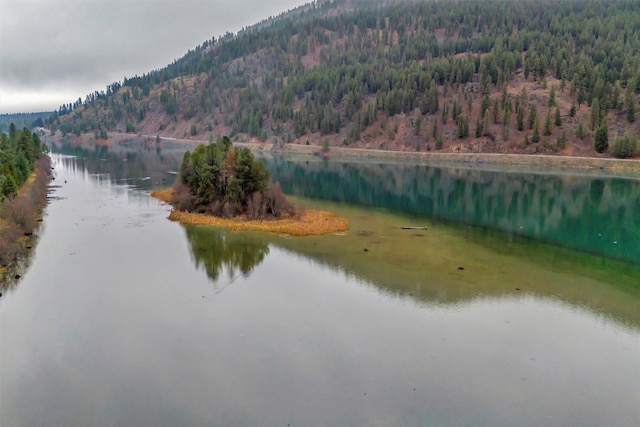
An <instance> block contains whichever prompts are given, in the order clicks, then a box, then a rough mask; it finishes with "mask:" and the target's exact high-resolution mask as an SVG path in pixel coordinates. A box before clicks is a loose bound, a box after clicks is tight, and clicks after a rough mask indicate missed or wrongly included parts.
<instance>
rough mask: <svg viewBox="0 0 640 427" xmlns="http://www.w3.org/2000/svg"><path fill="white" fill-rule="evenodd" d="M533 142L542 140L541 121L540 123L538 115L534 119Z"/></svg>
mask: <svg viewBox="0 0 640 427" xmlns="http://www.w3.org/2000/svg"><path fill="white" fill-rule="evenodd" d="M531 142H533V143H536V142H540V123H538V115H537V114H536V116H535V117H534V119H533V135H531Z"/></svg>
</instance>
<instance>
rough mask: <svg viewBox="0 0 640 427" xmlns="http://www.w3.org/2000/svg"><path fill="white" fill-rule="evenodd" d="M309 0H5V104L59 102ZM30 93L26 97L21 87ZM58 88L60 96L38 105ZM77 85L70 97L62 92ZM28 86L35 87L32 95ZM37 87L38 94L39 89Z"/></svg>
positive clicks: (0, 85)
mask: <svg viewBox="0 0 640 427" xmlns="http://www.w3.org/2000/svg"><path fill="white" fill-rule="evenodd" d="M305 2H306V0H269V1H263V0H82V1H81V0H3V2H2V3H3V7H2V9H3V13H2V14H0V112H11V111H18V110H15V109H16V108H22V110H20V111H27V110H33V109H53V108H57V106H58V105H60V104H62V103H66V102H71V101H73V99H77V97H83V98H84V95H86V94H87V93H88V92H91V91H93V90H103V89H104V88H105V86H106V85H107V84H109V83H112V82H114V81H121V80H122V78H123V77H125V76H132V75H134V74H143V73H146V72H148V71H151V70H153V69H156V68H161V67H164V66H165V65H167V64H168V63H170V62H172V61H173V60H174V59H177V58H179V57H181V56H182V55H183V54H185V53H186V52H187V50H188V49H192V48H194V47H195V46H197V45H198V44H201V43H202V42H204V41H205V40H209V39H211V38H212V37H217V36H219V35H222V34H224V33H225V32H226V31H232V32H236V31H238V30H240V29H241V28H242V27H244V26H248V25H251V24H254V23H256V22H258V21H260V20H261V19H264V18H267V17H269V16H273V15H277V14H279V13H280V12H283V11H285V10H287V9H291V8H293V7H295V6H298V5H300V4H303V3H305ZM23 92H24V93H25V96H24V98H23V99H24V100H26V99H29V101H28V102H26V101H23V102H21V101H20V99H21V97H20V93H23ZM56 92H58V93H60V96H61V98H60V101H59V102H58V103H57V104H55V105H52V104H51V102H52V101H51V100H48V101H46V102H43V103H42V105H36V104H37V102H35V101H34V100H33V98H34V96H35V98H36V99H37V98H38V96H37V94H38V93H41V94H42V100H43V101H44V100H45V99H50V98H51V97H52V96H54V94H55V93H56ZM69 93H77V95H76V96H75V97H74V98H72V99H66V98H62V96H68V94H69ZM27 94H31V96H28V95H27ZM34 94H35V95H34Z"/></svg>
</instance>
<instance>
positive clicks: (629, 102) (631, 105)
mask: <svg viewBox="0 0 640 427" xmlns="http://www.w3.org/2000/svg"><path fill="white" fill-rule="evenodd" d="M635 87H636V83H635V80H634V79H630V80H629V81H627V88H626V91H625V95H624V104H625V108H626V109H627V114H626V117H627V121H628V122H629V123H633V122H634V121H635V120H636V98H635V93H634V92H635V91H634V88H635Z"/></svg>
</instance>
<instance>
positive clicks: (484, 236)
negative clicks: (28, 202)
mask: <svg viewBox="0 0 640 427" xmlns="http://www.w3.org/2000/svg"><path fill="white" fill-rule="evenodd" d="M159 151H160V152H158V151H156V150H153V149H152V150H147V149H145V150H141V151H136V149H135V147H133V148H132V147H131V146H127V147H123V148H122V147H121V148H120V149H118V148H112V149H109V150H106V151H104V150H93V151H91V150H89V151H87V150H85V151H76V152H75V153H74V154H75V155H76V156H78V157H65V156H60V155H56V156H55V157H54V164H55V173H56V183H58V184H59V185H60V188H58V189H56V191H55V193H54V196H55V198H54V199H53V200H52V201H51V203H50V205H49V207H48V208H47V212H46V217H45V221H44V224H43V226H42V228H41V229H40V231H39V234H40V235H39V241H38V245H37V247H36V248H35V252H34V256H33V259H32V260H31V265H30V267H29V268H28V270H27V271H26V272H25V274H24V276H23V277H22V279H21V280H19V281H18V282H16V283H13V284H11V286H6V285H4V287H3V296H2V298H0V327H1V331H0V332H1V334H0V341H1V343H0V344H1V345H0V360H1V361H2V363H1V364H0V390H1V391H2V393H0V425H2V426H4V425H7V426H38V425H47V426H49V425H60V426H63V425H64V426H76V425H77V426H85V425H104V426H120V425H153V426H175V425H188V426H205V425H206V426H216V425H220V426H223V425H234V426H255V425H265V426H284V425H292V426H294V425H317V426H334V425H352V426H360V425H362V426H371V425H374V426H375V425H379V426H412V425H415V426H422V425H457V426H512V425H521V426H538V425H583V426H599V425H615V426H628V425H638V424H640V411H638V405H637V402H638V401H640V387H639V384H640V289H639V284H638V283H639V280H638V278H639V277H640V270H639V265H638V264H637V263H634V262H632V261H629V260H628V259H627V260H626V261H625V260H624V259H625V257H620V256H619V255H618V253H613V254H610V255H606V254H605V255H599V254H597V251H591V250H584V249H581V250H576V249H572V246H571V245H569V244H562V245H560V244H550V243H549V240H546V239H539V240H536V239H534V238H532V237H531V236H527V235H526V234H524V233H522V234H517V233H514V232H505V231H502V229H500V228H499V227H496V228H493V227H489V226H487V225H477V224H475V223H473V222H467V221H461V222H455V221H454V220H453V219H452V218H444V216H439V215H432V214H428V213H424V212H416V211H414V210H412V209H403V208H402V207H401V206H398V205H393V204H392V205H380V203H379V202H378V201H377V200H379V199H378V198H377V196H376V194H377V193H376V192H374V191H373V190H372V191H371V192H370V193H368V194H369V195H368V196H366V197H365V196H363V198H362V199H358V200H357V203H347V202H346V201H345V200H344V199H338V200H337V201H336V200H334V201H327V200H319V199H317V198H310V197H300V196H298V197H296V201H297V202H298V203H301V204H305V205H306V206H308V207H314V208H324V209H330V210H333V211H336V212H337V213H338V214H339V215H341V216H344V217H347V218H348V219H349V221H350V230H349V231H348V232H346V233H342V234H337V235H329V236H321V237H306V238H291V237H287V236H281V235H277V234H267V233H238V232H230V231H227V230H223V229H216V228H205V227H194V226H189V227H184V226H182V225H179V224H176V223H172V222H170V221H168V220H167V219H166V217H167V215H168V212H169V208H168V207H167V206H166V205H163V204H162V203H159V202H158V201H156V200H155V199H152V198H151V197H150V196H149V190H150V189H151V188H153V187H155V186H162V185H163V182H162V180H163V179H164V180H165V182H166V181H167V180H169V179H171V177H172V176H173V175H172V174H171V173H170V172H172V171H175V169H174V168H175V167H176V162H178V161H179V160H178V159H179V158H180V155H179V154H180V153H179V151H177V152H175V153H172V152H170V151H169V150H159ZM96 153H97V154H96ZM281 166H283V165H281ZM287 167H292V168H294V167H295V169H296V170H299V168H298V166H295V165H291V166H287ZM380 167H381V166H379V165H374V168H380ZM388 167H390V168H396V167H398V166H397V165H391V166H388ZM402 167H405V166H402ZM420 167H424V165H422V166H420ZM358 168H361V166H358ZM384 168H386V166H385V167H383V169H384ZM359 170H360V169H359ZM275 173H277V171H276V170H275V169H274V174H275ZM366 173H369V172H366V171H365V172H363V173H362V174H360V173H358V174H354V176H353V179H363V178H362V177H363V176H366ZM441 173H442V172H441ZM494 173H495V172H494ZM462 174H463V175H465V174H466V172H463V173H462ZM147 177H148V179H147ZM310 177H312V178H313V179H317V175H314V174H311V175H310ZM512 179H513V178H512ZM571 179H576V178H573V177H572V178H571ZM588 179H591V178H588ZM599 179H600V178H599ZM602 179H608V178H604V177H603V178H602ZM295 182H296V183H298V184H299V187H297V188H298V189H299V188H302V187H303V186H309V187H311V185H310V184H306V183H305V182H306V181H302V180H301V178H300V177H298V178H297V179H296V180H295ZM444 182H445V183H446V182H448V180H444ZM317 184H318V185H324V184H322V183H320V182H317ZM358 185H359V184H358ZM443 185H444V184H443ZM467 185H471V184H467ZM576 185H577V184H576ZM608 185H609V184H606V186H605V188H609V187H607V186H608ZM625 185H626V184H625ZM333 187H334V189H335V190H336V192H340V191H344V188H343V187H342V186H340V185H338V184H335V183H334V185H333ZM356 187H357V186H356ZM371 188H372V189H373V188H374V187H371ZM377 188H384V185H383V184H379V185H377ZM434 188H435V187H434ZM447 188H448V187H447ZM467 188H469V187H468V186H467ZM631 188H634V187H633V186H632V187H631ZM442 191H443V192H444V191H445V190H444V187H443V190H442ZM532 191H533V190H532ZM607 191H609V190H605V191H604V192H603V200H604V199H605V196H604V194H605V193H606V192H607ZM625 191H627V190H625ZM291 192H298V193H300V191H297V190H295V191H294V187H291ZM534 193H535V191H534ZM407 194H408V195H407V196H406V197H407V198H412V197H414V196H412V195H411V192H408V193H407ZM559 194H560V195H564V194H566V193H564V192H560V193H559ZM569 194H573V193H569ZM625 194H626V196H625V197H627V199H630V200H633V197H635V196H634V195H633V194H634V193H633V192H631V193H625ZM579 196H580V195H579ZM576 197H578V196H576ZM367 198H368V200H369V202H368V203H365V201H366V200H367ZM578 199H579V197H578ZM625 200H626V199H625ZM558 203H560V204H561V205H565V206H570V205H572V202H570V201H562V202H558ZM620 204H621V205H622V204H623V200H621V201H620ZM514 212H519V211H518V210H517V209H516V210H515V211H514ZM625 212H626V211H625ZM572 215H573V214H572ZM616 218H618V219H617V220H616V221H622V223H619V224H620V226H622V227H626V228H624V229H625V230H632V231H633V224H632V223H631V224H629V223H628V221H629V220H631V221H632V222H633V217H631V216H629V215H628V214H625V215H621V216H619V217H616ZM614 219H615V218H614ZM527 221H533V220H532V219H529V217H528V216H527ZM514 224H517V222H514ZM407 225H410V226H426V227H427V228H426V229H425V230H404V229H402V227H403V226H407ZM607 227H609V226H608V225H607ZM632 231H630V232H629V233H630V234H631V233H632ZM625 247H627V246H625Z"/></svg>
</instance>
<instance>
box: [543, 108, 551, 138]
mask: <svg viewBox="0 0 640 427" xmlns="http://www.w3.org/2000/svg"><path fill="white" fill-rule="evenodd" d="M552 131H553V124H552V123H551V109H548V110H547V116H546V117H545V119H544V130H543V132H542V133H543V134H544V136H549V135H551V132H552Z"/></svg>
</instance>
